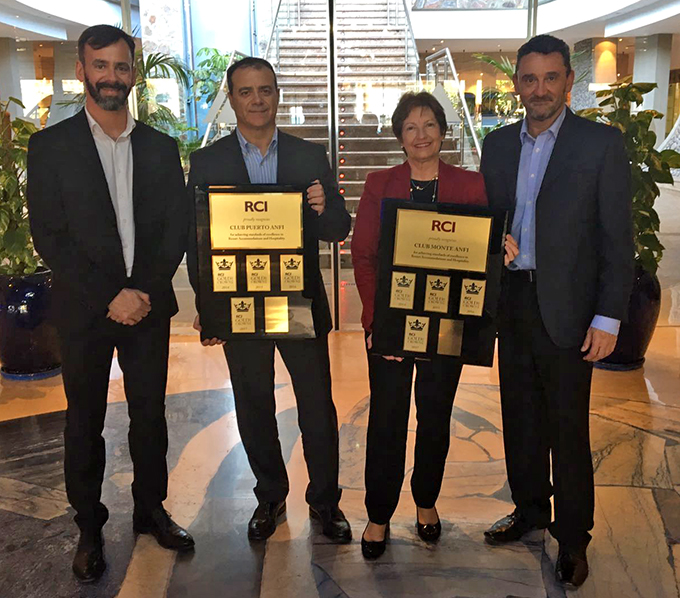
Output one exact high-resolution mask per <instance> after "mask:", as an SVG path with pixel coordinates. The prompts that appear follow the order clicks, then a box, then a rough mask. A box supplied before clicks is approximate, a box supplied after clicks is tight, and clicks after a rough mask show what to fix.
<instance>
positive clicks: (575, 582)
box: [555, 546, 588, 588]
mask: <svg viewBox="0 0 680 598" xmlns="http://www.w3.org/2000/svg"><path fill="white" fill-rule="evenodd" d="M555 575H556V576H557V581H559V582H560V583H561V584H564V585H565V586H566V587H567V588H578V587H579V586H581V585H583V582H584V581H585V580H586V578H587V577H588V559H587V558H586V549H585V548H581V549H578V550H571V549H567V548H562V547H561V546H560V550H559V552H558V554H557V565H556V566H555Z"/></svg>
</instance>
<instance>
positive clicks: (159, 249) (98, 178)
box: [28, 110, 188, 329]
mask: <svg viewBox="0 0 680 598" xmlns="http://www.w3.org/2000/svg"><path fill="white" fill-rule="evenodd" d="M131 143H132V153H133V202H134V219H135V258H134V265H133V268H132V276H131V277H130V278H128V277H127V273H126V270H125V261H124V259H123V249H122V246H121V242H120V237H119V234H118V228H117V224H116V214H115V211H114V208H113V203H112V201H111V196H110V194H109V188H108V185H107V183H106V176H105V175H104V169H103V168H102V164H101V161H100V159H99V154H98V153H97V148H96V146H95V142H94V138H93V137H92V132H91V131H90V127H89V123H88V121H87V116H86V114H85V111H84V110H82V111H80V112H79V113H78V114H76V115H75V116H73V117H71V118H69V119H67V120H64V121H62V122H60V123H59V124H56V125H54V126H53V127H49V128H47V129H45V130H44V131H40V132H38V133H36V134H35V135H33V136H32V137H31V139H30V142H29V151H28V208H29V218H30V223H31V232H32V234H33V240H34V242H35V248H36V250H37V251H38V253H39V254H40V256H41V257H42V258H43V260H44V261H45V263H46V264H47V265H48V266H49V268H51V270H52V272H53V288H54V299H55V302H56V308H57V318H58V321H57V324H58V325H59V326H60V327H62V329H63V328H64V327H67V329H73V328H76V329H80V328H81V327H87V326H88V325H89V324H90V323H91V322H92V320H93V319H94V318H105V317H106V314H107V311H108V305H109V303H110V302H111V301H112V300H113V299H114V297H115V296H116V295H117V294H118V293H119V292H120V291H121V290H122V289H123V288H125V287H128V288H135V289H139V290H141V291H144V292H146V293H148V294H149V295H150V297H151V314H150V315H149V316H148V317H152V316H153V317H167V318H170V317H171V316H173V315H174V314H175V313H177V301H176V299H175V294H174V291H173V288H172V277H173V275H174V273H175V271H176V270H177V266H178V265H179V263H180V261H181V260H182V256H183V255H184V251H185V249H186V235H187V217H188V206H187V201H186V194H185V192H184V175H183V172H182V166H181V163H180V158H179V152H178V150H177V143H176V142H175V141H174V140H173V139H172V138H170V137H168V136H167V135H164V134H162V133H159V132H158V131H156V130H155V129H152V128H151V127H148V126H146V125H144V124H142V123H139V122H138V123H137V125H136V127H135V129H134V130H133V132H132V134H131Z"/></svg>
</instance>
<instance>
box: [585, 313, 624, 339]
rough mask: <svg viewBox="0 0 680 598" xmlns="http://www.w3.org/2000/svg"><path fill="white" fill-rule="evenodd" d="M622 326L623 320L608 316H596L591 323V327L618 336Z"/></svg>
mask: <svg viewBox="0 0 680 598" xmlns="http://www.w3.org/2000/svg"><path fill="white" fill-rule="evenodd" d="M620 326H621V320H615V319H614V318H608V317H607V316H595V317H594V318H593V321H592V322H591V324H590V327H591V328H597V329H598V330H603V331H604V332H608V333H609V334H613V335H614V336H618V334H619V328H620Z"/></svg>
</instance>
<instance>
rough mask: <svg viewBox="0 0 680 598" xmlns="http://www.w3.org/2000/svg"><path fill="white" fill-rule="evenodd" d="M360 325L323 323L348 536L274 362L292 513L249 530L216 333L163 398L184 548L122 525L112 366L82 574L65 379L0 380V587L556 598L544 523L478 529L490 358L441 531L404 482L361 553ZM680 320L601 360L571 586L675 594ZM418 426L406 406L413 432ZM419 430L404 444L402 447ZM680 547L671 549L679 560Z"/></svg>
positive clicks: (61, 593)
mask: <svg viewBox="0 0 680 598" xmlns="http://www.w3.org/2000/svg"><path fill="white" fill-rule="evenodd" d="M361 342H362V341H361V335H360V334H359V333H335V334H333V335H332V337H331V353H332V363H333V379H334V393H335V400H336V404H337V408H338V415H339V419H340V422H341V428H340V451H341V480H340V481H341V485H342V487H343V498H342V507H343V509H344V511H345V513H346V514H347V516H348V518H349V519H350V522H351V523H352V527H353V530H354V535H355V540H354V541H353V542H352V544H349V545H345V546H336V545H333V544H331V543H329V542H327V541H326V539H325V538H324V536H322V535H321V534H320V530H319V529H317V527H316V526H315V525H314V524H313V523H311V522H310V521H309V518H308V515H307V507H306V505H305V502H304V490H305V486H306V481H307V473H306V469H305V464H304V460H303V456H302V448H301V442H300V435H299V431H298V428H297V414H296V409H295V401H294V397H293V394H292V390H291V386H290V381H289V379H288V377H287V375H286V373H285V368H284V367H283V366H282V363H281V362H280V361H277V366H278V374H277V401H278V421H279V427H280V434H281V439H282V446H283V450H284V453H285V458H286V461H287V463H288V471H289V475H290V478H291V493H290V496H289V499H288V514H287V520H286V521H285V523H283V524H282V525H280V526H279V528H278V529H277V531H276V533H275V534H274V536H273V537H272V538H271V539H270V540H269V541H268V542H267V543H266V544H260V545H250V544H249V542H248V540H247V537H246V524H247V521H248V519H249V517H250V515H251V513H252V510H253V508H254V507H255V500H254V497H253V494H252V487H253V485H254V479H253V477H252V474H251V472H250V469H249V467H248V463H247V460H246V457H245V454H244V451H243V447H242V445H241V443H240V439H239V435H238V431H237V428H236V420H235V415H234V404H233V398H232V392H231V387H230V382H229V378H228V371H227V369H226V367H225V364H224V361H223V359H224V358H223V355H222V354H221V351H220V350H219V348H205V347H202V346H201V345H200V344H199V343H198V342H197V341H196V340H195V339H194V338H193V337H188V336H178V335H176V336H174V337H173V340H172V345H171V368H170V372H171V374H170V382H169V389H168V391H169V395H168V400H167V412H168V421H169V424H170V425H169V429H170V452H169V456H168V461H169V467H170V471H171V474H170V496H169V499H168V501H167V503H166V506H167V508H168V510H169V511H170V512H171V513H172V514H173V517H174V518H175V519H176V520H177V521H178V522H179V523H181V524H182V525H184V526H187V527H188V528H189V529H190V530H191V532H192V533H193V535H194V536H195V538H196V541H197V546H196V551H195V553H194V554H191V555H188V556H180V557H176V555H175V554H174V553H172V552H168V551H165V550H163V549H161V548H159V547H158V546H157V545H156V544H155V543H154V542H153V541H152V540H150V539H149V537H146V536H141V537H140V538H139V539H137V540H136V539H135V537H134V535H133V533H132V528H131V520H130V519H131V517H130V513H131V507H132V499H131V495H130V489H129V488H130V482H131V479H132V467H131V464H130V460H129V454H128V447H127V438H126V433H127V412H126V405H125V404H124V399H123V394H122V387H121V379H120V371H119V370H118V368H117V365H115V364H114V368H113V370H112V373H111V391H110V405H109V411H108V414H107V421H106V432H105V435H106V439H107V456H108V465H107V472H106V479H105V483H104V489H103V493H104V501H105V503H106V504H107V506H108V507H109V510H110V511H111V519H110V521H109V523H108V524H107V525H106V527H105V538H106V548H105V550H106V556H107V559H108V563H109V568H108V570H107V572H106V574H105V575H104V577H103V578H102V580H101V581H100V583H98V584H97V585H96V586H91V587H80V586H79V585H78V584H77V583H76V582H75V581H74V579H73V578H72V575H71V572H70V563H71V558H72V554H73V550H74V548H75V544H76V542H77V533H76V528H75V526H74V524H73V523H72V520H71V517H72V513H71V510H70V507H69V505H68V502H67V500H66V496H65V492H64V486H63V479H62V471H61V468H62V459H63V452H62V441H61V432H62V428H63V420H64V413H63V407H64V397H63V390H62V388H61V384H60V380H59V378H54V379H52V380H47V381H42V382H34V383H31V384H24V383H17V382H7V381H3V382H2V388H1V390H0V419H2V420H4V421H2V422H0V527H1V528H2V529H3V530H4V533H3V534H2V537H1V539H0V597H1V598H43V597H44V598H72V597H76V596H78V597H83V598H90V597H101V598H108V597H121V598H162V597H166V596H167V597H170V598H179V597H185V596H192V597H197V598H213V597H221V596H230V597H231V596H234V597H238V598H250V597H253V598H255V597H261V598H289V597H290V598H307V597H314V596H319V597H321V598H331V597H334V598H335V597H351V598H373V597H376V598H377V597H390V598H392V597H394V598H397V597H402V596H403V597H406V596H420V595H428V596H437V597H446V598H454V597H455V598H487V597H488V598H510V597H514V598H534V597H536V598H538V597H541V598H543V597H550V598H556V597H561V596H565V593H564V590H562V589H561V588H560V587H558V586H557V585H556V584H555V583H554V581H553V566H554V560H555V557H556V544H555V542H554V540H552V539H551V538H550V537H549V535H548V534H543V533H538V532H537V533H534V535H533V537H530V538H528V539H527V540H526V541H524V542H521V543H517V544H514V545H511V546H507V547H500V548H499V547H490V546H487V545H486V544H484V542H483V541H482V532H483V530H484V529H485V528H486V527H487V526H488V525H489V524H490V523H492V522H493V521H495V520H496V519H497V518H499V517H501V516H503V515H505V514H507V513H508V512H509V511H510V510H511V509H512V507H511V504H510V502H509V493H508V488H507V482H506V476H505V463H504V460H503V445H502V436H501V434H502V431H501V422H500V407H499V397H498V380H497V371H496V369H495V368H494V369H484V368H474V367H470V368H466V369H465V371H464V374H463V379H462V383H461V385H460V389H459V391H458V395H457V397H456V405H455V410H454V416H453V418H452V421H451V437H452V444H451V451H450V454H449V461H448V464H447V469H446V476H445V481H444V487H443V489H442V493H441V497H440V499H439V502H438V509H439V512H440V514H441V516H442V519H443V528H444V533H443V535H442V539H441V541H440V542H439V543H438V544H437V545H435V546H428V545H426V544H424V543H423V542H421V541H420V539H419V538H418V537H417V535H416V534H415V531H414V526H413V523H414V521H413V520H414V505H413V500H412V498H411V496H410V491H409V475H410V469H411V467H412V460H411V459H412V446H411V447H410V450H409V453H410V455H411V457H410V458H409V461H408V462H407V476H406V480H405V482H404V488H403V496H402V499H401V502H400V504H399V508H398V511H397V513H396V515H395V518H394V519H393V524H392V540H391V542H390V544H389V546H388V549H387V552H386V554H385V555H384V557H383V558H381V559H380V560H378V561H377V562H375V563H367V562H365V561H364V559H363V558H362V556H361V552H360V547H359V544H358V539H359V537H360V534H361V532H362V530H363V527H364V525H365V522H366V515H365V511H364V508H363V459H364V449H365V435H366V423H367V415H368V398H367V395H368V387H367V380H366V368H365V363H364V357H363V354H362V347H361ZM679 391H680V328H677V327H674V326H664V327H659V328H658V329H657V331H656V334H655V337H654V340H653V343H652V346H651V347H650V350H649V353H648V362H647V365H646V367H645V368H644V370H639V371H637V372H628V373H612V372H603V371H596V373H595V382H594V388H593V397H592V419H591V421H592V439H593V454H594V462H595V467H596V484H597V489H596V503H597V504H596V525H595V530H594V532H593V536H594V540H593V542H592V543H591V546H590V549H589V556H590V562H591V566H592V574H591V576H590V578H589V579H588V581H587V582H586V584H585V585H584V586H583V587H582V588H581V589H579V590H578V591H576V592H574V593H573V595H574V596H583V597H587V598H609V597H616V598H628V597H631V598H632V597H641V598H652V597H653V598H666V597H671V596H673V597H677V596H679V595H680V592H679V589H678V588H679V587H680V585H679V581H680V550H679V549H678V547H679V546H680V494H678V491H680V443H679V441H680V392H679ZM414 427H415V418H413V419H412V421H411V429H414ZM412 440H413V438H412V436H411V437H410V439H409V441H410V443H411V444H412ZM676 557H677V559H678V560H677V561H676Z"/></svg>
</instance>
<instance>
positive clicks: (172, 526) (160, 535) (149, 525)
mask: <svg viewBox="0 0 680 598" xmlns="http://www.w3.org/2000/svg"><path fill="white" fill-rule="evenodd" d="M132 528H133V529H134V531H135V532H136V533H138V534H151V535H152V536H153V537H154V538H156V541H157V542H158V543H159V544H160V545H161V546H162V547H163V548H167V549H169V550H180V551H181V550H191V549H193V547H194V539H193V538H192V537H191V534H190V533H189V532H188V531H186V530H185V529H184V528H182V527H180V526H179V525H177V524H176V523H175V522H174V521H173V520H172V519H170V514H169V513H168V512H167V511H166V510H165V509H164V508H163V507H158V508H157V509H154V510H153V511H151V512H150V513H148V514H145V515H143V514H141V513H135V514H134V515H133V517H132Z"/></svg>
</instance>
